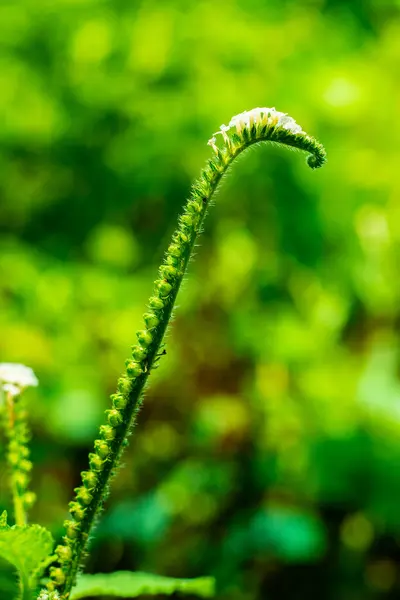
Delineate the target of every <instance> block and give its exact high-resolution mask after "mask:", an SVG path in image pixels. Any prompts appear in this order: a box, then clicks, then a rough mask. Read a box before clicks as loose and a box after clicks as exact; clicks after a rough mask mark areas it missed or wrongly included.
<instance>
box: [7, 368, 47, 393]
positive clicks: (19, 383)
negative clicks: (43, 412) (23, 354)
mask: <svg viewBox="0 0 400 600" xmlns="http://www.w3.org/2000/svg"><path fill="white" fill-rule="evenodd" d="M38 383H39V382H38V379H37V377H36V375H35V373H34V372H33V371H32V369H31V368H30V367H26V366H25V365H19V364H17V363H0V387H1V388H2V389H3V391H4V392H7V393H8V394H10V395H11V396H12V397H14V396H18V395H19V394H20V393H21V392H22V391H23V390H24V389H25V388H27V387H36V386H37V385H38Z"/></svg>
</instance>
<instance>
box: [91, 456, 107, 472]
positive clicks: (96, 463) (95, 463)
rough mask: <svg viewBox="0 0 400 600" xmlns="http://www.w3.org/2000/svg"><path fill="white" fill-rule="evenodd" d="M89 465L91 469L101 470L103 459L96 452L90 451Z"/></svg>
mask: <svg viewBox="0 0 400 600" xmlns="http://www.w3.org/2000/svg"><path fill="white" fill-rule="evenodd" d="M89 465H90V468H91V469H92V471H102V470H103V467H104V461H103V460H102V459H101V458H100V456H99V455H98V454H94V452H91V453H90V454H89Z"/></svg>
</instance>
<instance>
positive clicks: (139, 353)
mask: <svg viewBox="0 0 400 600" xmlns="http://www.w3.org/2000/svg"><path fill="white" fill-rule="evenodd" d="M132 356H133V359H134V360H135V361H136V362H141V361H142V360H144V359H145V358H146V356H147V350H146V349H145V348H142V347H141V346H132Z"/></svg>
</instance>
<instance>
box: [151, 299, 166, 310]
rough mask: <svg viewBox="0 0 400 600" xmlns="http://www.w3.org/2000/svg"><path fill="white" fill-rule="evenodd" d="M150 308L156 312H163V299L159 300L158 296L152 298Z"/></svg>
mask: <svg viewBox="0 0 400 600" xmlns="http://www.w3.org/2000/svg"><path fill="white" fill-rule="evenodd" d="M149 306H150V308H153V309H154V310H161V309H162V308H164V302H163V301H162V300H161V298H157V296H152V297H151V298H150V300H149Z"/></svg>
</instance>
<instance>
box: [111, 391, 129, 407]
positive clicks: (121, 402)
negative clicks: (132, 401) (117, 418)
mask: <svg viewBox="0 0 400 600" xmlns="http://www.w3.org/2000/svg"><path fill="white" fill-rule="evenodd" d="M111 400H112V403H113V407H114V408H118V410H123V409H124V408H125V407H126V405H127V404H128V400H127V399H126V398H125V396H123V395H122V394H112V396H111Z"/></svg>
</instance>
